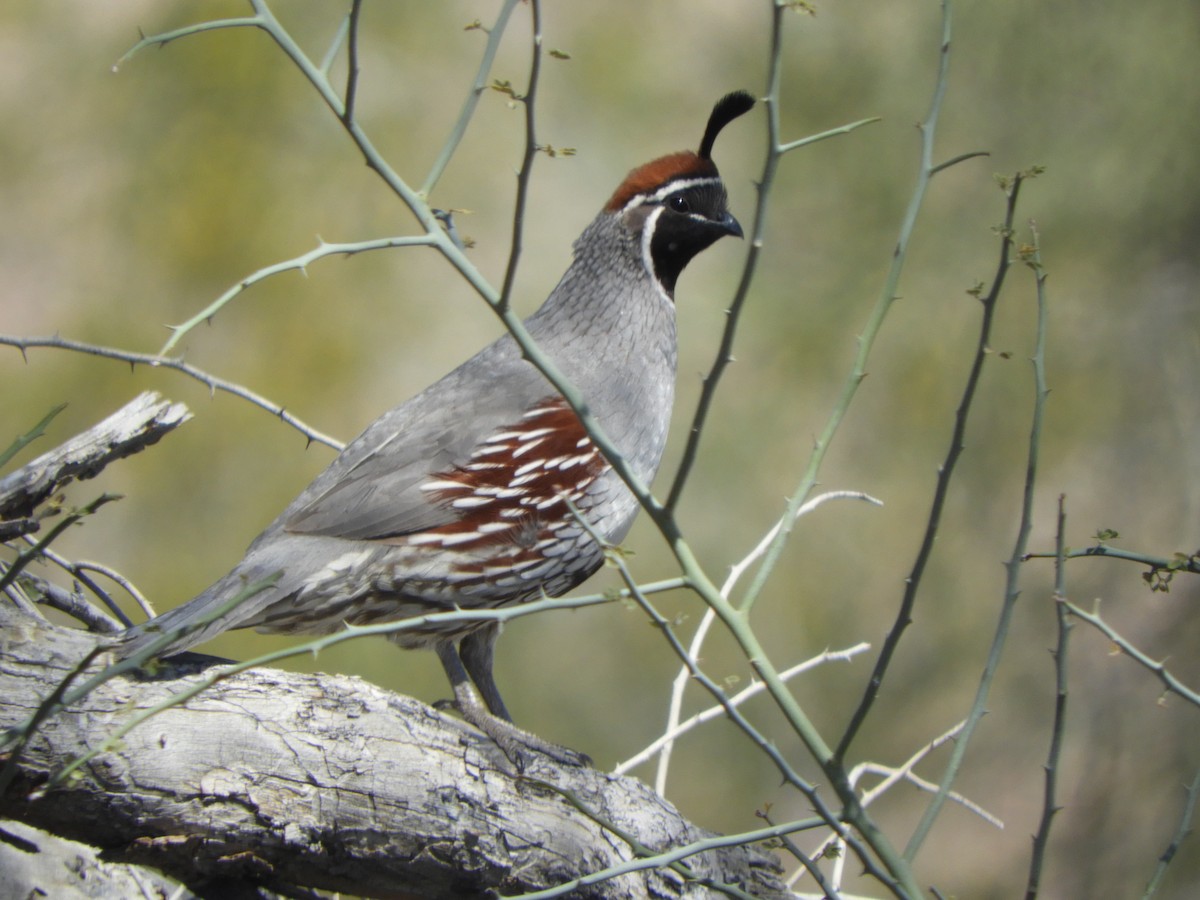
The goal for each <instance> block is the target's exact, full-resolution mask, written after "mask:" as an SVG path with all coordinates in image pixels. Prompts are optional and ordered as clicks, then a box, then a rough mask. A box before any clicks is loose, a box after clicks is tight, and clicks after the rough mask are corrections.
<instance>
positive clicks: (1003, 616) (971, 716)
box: [904, 170, 1050, 860]
mask: <svg viewBox="0 0 1200 900" xmlns="http://www.w3.org/2000/svg"><path fill="white" fill-rule="evenodd" d="M1032 171H1036V170H1031V172H1032ZM1028 174H1029V173H1018V174H1017V176H1016V177H1015V178H1014V179H1013V180H1012V182H1011V183H1010V184H1009V185H1008V187H1007V193H1008V194H1009V198H1010V199H1009V214H1008V215H1007V216H1006V218H1005V222H1006V225H1007V228H1008V230H1011V225H1012V213H1013V211H1014V210H1015V207H1016V200H1017V193H1018V191H1019V189H1020V186H1021V183H1022V181H1023V180H1024V178H1025V177H1027V176H1028ZM1021 254H1022V257H1023V259H1024V261H1025V263H1026V264H1027V265H1029V266H1030V268H1032V269H1033V270H1034V272H1035V274H1036V277H1037V282H1036V283H1037V333H1036V337H1035V340H1034V354H1033V360H1032V363H1033V376H1034V397H1033V415H1032V421H1031V423H1030V428H1029V449H1028V452H1027V454H1026V460H1025V485H1024V490H1023V492H1022V496H1021V519H1020V523H1019V525H1018V526H1017V535H1016V538H1015V540H1014V541H1013V550H1012V554H1011V555H1010V556H1009V558H1008V561H1007V562H1005V564H1004V569H1005V584H1004V599H1003V602H1002V603H1001V605H1000V616H999V619H998V620H997V622H996V629H995V632H994V633H993V636H992V643H991V646H990V647H989V648H988V655H987V660H986V662H985V663H984V666H983V672H982V673H981V675H980V678H979V686H978V688H977V689H976V692H975V698H974V701H973V702H972V704H971V710H970V712H969V713H968V714H967V724H966V725H965V726H964V728H963V731H962V734H961V735H960V737H959V739H958V740H957V741H955V743H954V748H953V750H952V751H951V753H950V761H949V762H948V763H947V765H946V770H945V772H944V773H943V775H942V780H941V785H940V787H939V789H938V793H937V795H936V796H935V797H934V798H933V800H932V801H931V802H930V804H929V806H928V807H926V809H925V812H924V814H923V815H922V816H921V820H920V821H919V822H918V823H917V827H916V829H915V830H914V831H913V834H912V837H911V838H910V839H909V842H908V846H907V847H905V849H904V856H905V859H908V860H912V859H914V858H915V856H916V854H917V851H918V850H919V849H920V847H921V844H922V843H923V842H924V840H925V838H926V837H928V835H929V832H930V830H931V829H932V827H933V823H934V821H935V820H936V819H937V817H938V814H939V813H940V812H941V810H942V807H943V806H944V805H945V802H946V798H947V796H948V795H949V793H950V785H951V784H953V783H954V779H955V778H956V777H957V775H958V771H959V769H960V768H961V766H962V761H963V759H964V757H965V756H966V753H967V747H968V746H970V743H971V737H972V736H973V735H974V733H975V728H976V726H978V725H979V722H980V720H981V719H982V718H983V716H984V714H985V713H986V712H987V700H988V695H989V693H990V692H991V687H992V682H993V681H994V679H995V677H996V671H997V669H998V668H999V667H1000V657H1001V655H1002V653H1003V651H1004V646H1005V644H1006V643H1007V641H1008V634H1009V628H1010V626H1011V624H1012V618H1013V613H1014V611H1015V610H1016V606H1017V598H1018V597H1019V596H1020V593H1021V589H1020V580H1021V560H1022V559H1024V557H1025V554H1026V552H1028V549H1029V534H1030V532H1031V531H1032V529H1033V499H1034V486H1035V484H1036V481H1037V469H1038V459H1039V454H1040V451H1041V442H1042V423H1043V421H1044V420H1045V417H1046V399H1047V397H1048V396H1049V394H1050V390H1049V388H1048V387H1047V386H1046V320H1047V301H1046V276H1045V272H1044V270H1043V269H1042V265H1041V260H1040V258H1038V256H1037V251H1036V247H1034V251H1033V255H1032V256H1030V255H1027V253H1026V250H1025V248H1022V250H1021ZM998 290H999V289H998V288H997V291H998ZM985 300H986V301H988V302H987V303H985V308H986V307H987V306H994V304H995V297H994V296H993V295H992V294H989V295H988V298H985Z"/></svg>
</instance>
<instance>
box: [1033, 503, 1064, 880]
mask: <svg viewBox="0 0 1200 900" xmlns="http://www.w3.org/2000/svg"><path fill="white" fill-rule="evenodd" d="M1066 524H1067V508H1066V497H1064V496H1063V495H1061V494H1060V495H1059V497H1058V526H1057V528H1056V530H1055V543H1056V545H1057V547H1058V559H1057V560H1055V563H1054V576H1055V577H1054V599H1055V600H1056V601H1058V600H1061V599H1064V598H1065V597H1066V596H1067V585H1066V564H1065V562H1064V549H1065V547H1066ZM1055 618H1056V619H1057V621H1058V641H1057V643H1056V644H1055V647H1054V725H1053V728H1052V730H1051V733H1050V751H1049V753H1048V754H1047V756H1046V783H1045V788H1044V790H1043V792H1042V817H1041V821H1040V822H1039V823H1038V829H1037V832H1035V834H1034V836H1033V852H1032V853H1031V854H1030V858H1029V878H1028V880H1027V882H1026V888H1025V900H1034V898H1035V897H1037V895H1038V892H1039V890H1040V888H1041V882H1042V870H1043V868H1044V867H1045V863H1046V848H1047V847H1048V846H1049V844H1050V826H1051V823H1052V822H1053V821H1054V816H1055V814H1056V813H1057V812H1058V810H1059V806H1058V800H1057V796H1058V771H1059V767H1060V766H1061V765H1062V749H1063V740H1064V738H1065V737H1066V731H1067V671H1068V670H1067V648H1068V646H1069V641H1070V636H1071V620H1070V617H1069V616H1068V615H1067V611H1066V610H1065V609H1063V606H1062V604H1061V603H1058V602H1056V603H1055Z"/></svg>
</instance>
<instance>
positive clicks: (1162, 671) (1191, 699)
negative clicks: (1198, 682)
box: [1059, 600, 1200, 706]
mask: <svg viewBox="0 0 1200 900" xmlns="http://www.w3.org/2000/svg"><path fill="white" fill-rule="evenodd" d="M1059 602H1060V604H1061V605H1062V607H1063V608H1064V609H1065V610H1066V611H1067V612H1069V613H1070V614H1071V615H1073V616H1074V617H1075V618H1077V619H1081V620H1083V621H1084V622H1087V623H1088V624H1089V625H1091V626H1092V627H1093V628H1095V629H1096V630H1097V631H1099V632H1100V633H1101V634H1103V635H1104V636H1105V637H1107V638H1108V639H1109V640H1110V641H1112V642H1113V643H1114V644H1116V645H1117V647H1118V648H1119V649H1120V650H1121V652H1122V653H1124V654H1125V655H1126V656H1128V657H1129V658H1130V659H1132V660H1133V661H1134V662H1136V663H1137V664H1138V665H1140V666H1142V667H1143V668H1145V669H1148V670H1149V671H1150V672H1153V673H1154V675H1155V677H1157V678H1158V680H1159V681H1160V682H1162V685H1163V687H1165V688H1166V689H1167V690H1168V691H1170V692H1171V693H1172V694H1176V695H1177V696H1179V697H1182V698H1183V699H1184V700H1186V701H1187V702H1188V703H1191V704H1192V705H1194V706H1200V692H1197V691H1194V690H1192V689H1191V688H1189V687H1188V686H1187V685H1185V684H1184V683H1183V682H1182V681H1180V680H1179V679H1178V678H1176V677H1175V676H1174V675H1172V674H1171V673H1170V671H1168V669H1167V667H1166V666H1165V665H1163V664H1162V663H1161V662H1158V661H1156V660H1154V659H1151V658H1150V657H1149V656H1147V655H1146V654H1145V653H1143V652H1142V651H1141V650H1139V649H1138V648H1137V647H1135V646H1134V645H1133V644H1132V643H1130V642H1129V641H1128V640H1127V639H1126V638H1124V637H1122V636H1121V634H1120V633H1119V632H1118V631H1117V630H1116V629H1115V628H1113V627H1112V626H1111V625H1109V624H1108V623H1107V622H1105V621H1104V619H1103V618H1101V616H1100V613H1099V612H1096V613H1089V612H1086V611H1084V610H1083V609H1081V608H1080V607H1078V606H1076V605H1075V604H1074V603H1068V602H1067V601H1066V600H1061V601H1059Z"/></svg>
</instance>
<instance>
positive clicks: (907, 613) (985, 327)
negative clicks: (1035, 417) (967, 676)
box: [835, 5, 1016, 760]
mask: <svg viewBox="0 0 1200 900" xmlns="http://www.w3.org/2000/svg"><path fill="white" fill-rule="evenodd" d="M943 15H944V17H945V29H944V31H943V37H942V55H941V65H940V69H939V73H938V83H937V87H936V88H935V89H934V97H933V101H932V103H931V105H930V109H929V114H928V115H927V116H926V119H925V122H924V123H923V124H922V125H921V126H920V128H921V138H922V143H921V171H920V174H919V176H918V184H917V189H916V191H915V192H914V194H913V198H912V201H911V202H910V204H909V209H908V213H907V214H906V215H905V219H904V225H903V227H902V228H901V233H900V239H899V241H898V242H897V245H896V253H895V257H894V260H893V272H892V273H891V274H889V277H888V281H887V284H886V285H885V288H884V293H883V294H882V295H881V296H880V299H879V303H878V305H877V307H876V313H875V316H874V317H873V319H872V326H871V327H868V330H867V335H866V336H864V338H863V342H864V347H865V346H867V345H868V344H869V341H870V340H871V339H873V336H874V329H875V328H877V327H878V325H877V324H876V323H877V322H878V321H881V320H882V317H883V315H884V314H885V313H886V311H887V309H888V308H889V307H890V305H891V303H892V301H893V299H894V298H895V296H896V288H897V286H898V283H899V274H900V273H899V270H898V267H899V266H900V265H902V264H903V261H904V258H905V255H906V252H907V247H908V241H909V238H910V237H911V234H912V228H913V226H914V224H915V222H916V217H917V212H918V211H919V208H920V203H921V201H922V200H923V198H924V194H925V190H926V188H927V186H928V183H929V181H930V179H932V178H933V176H934V174H935V171H936V167H935V166H934V163H933V143H934V135H935V129H936V127H937V120H938V115H939V113H940V111H941V105H942V100H943V98H944V96H945V90H946V75H947V71H948V65H949V48H950V32H949V27H950V24H949V23H950V7H949V5H943ZM1015 202H1016V190H1015V189H1014V191H1013V193H1012V196H1011V197H1010V199H1009V210H1008V216H1009V222H1010V223H1011V219H1012V214H1013V211H1014V204H1015ZM1010 242H1011V239H1010V238H1009V237H1005V238H1004V240H1003V241H1002V242H1001V247H1000V263H999V266H998V269H997V272H996V275H995V277H994V278H993V281H992V289H991V291H990V292H989V294H988V300H987V302H985V303H984V316H983V322H982V324H981V327H980V336H979V340H978V342H977V343H976V351H975V359H974V361H973V363H972V367H971V371H970V374H969V376H968V378H967V383H966V386H965V387H964V389H963V394H962V399H961V401H960V403H959V406H958V410H957V412H956V414H955V420H954V429H953V432H952V434H951V438H950V446H949V448H948V450H947V452H946V457H945V459H944V460H943V462H942V465H941V466H940V467H939V469H938V478H937V483H936V486H935V489H934V496H933V502H932V504H931V508H930V511H929V515H928V516H927V517H926V524H925V530H924V534H923V536H922V539H921V546H920V548H919V550H918V551H917V556H916V559H915V561H914V562H913V567H912V570H911V571H910V573H909V576H908V578H906V579H905V582H904V592H903V595H902V597H901V599H900V606H899V609H898V610H897V612H896V619H895V623H894V624H893V625H892V627H891V629H890V630H889V631H888V634H887V637H886V638H885V639H884V642H883V646H882V648H881V649H880V652H879V659H878V660H876V663H875V669H874V671H873V672H872V673H871V678H870V680H869V681H868V682H867V688H866V690H865V691H864V692H863V696H862V699H861V700H860V701H859V704H858V707H857V708H856V709H855V711H854V714H853V715H852V716H851V717H850V722H849V724H848V725H847V726H846V731H845V733H844V734H843V735H842V738H841V740H840V741H839V742H838V746H837V750H836V751H835V754H836V758H837V759H839V760H840V759H845V758H846V755H847V754H848V753H849V750H850V745H851V744H852V743H853V742H854V739H855V737H856V736H857V735H858V732H859V729H860V728H862V725H863V723H864V722H865V721H866V719H867V716H868V714H869V713H870V711H871V709H872V707H873V706H874V704H875V700H876V698H877V697H878V696H879V690H880V688H881V687H882V685H883V680H884V677H885V676H886V674H887V671H888V668H889V667H890V666H891V662H892V659H893V658H894V656H895V653H896V649H897V648H898V647H899V645H900V639H901V636H902V635H903V633H904V631H905V629H906V628H907V627H908V625H909V623H910V622H911V621H912V610H913V607H914V606H915V605H916V598H917V592H918V590H919V588H920V584H921V578H922V576H923V574H924V572H925V567H926V565H927V563H928V562H929V559H930V557H931V556H932V554H933V548H934V544H935V540H936V537H937V531H938V527H939V526H940V524H941V517H942V512H943V510H944V508H945V503H946V499H947V496H948V494H949V489H950V482H951V478H952V477H953V474H954V468H955V464H956V463H957V461H958V458H959V456H960V455H961V453H962V449H963V444H964V434H965V431H966V425H967V416H968V413H969V412H970V409H971V406H972V403H973V401H974V397H975V391H976V387H977V386H978V383H979V378H980V374H981V371H982V369H983V363H984V360H985V359H986V357H987V347H988V336H989V334H990V331H991V322H992V312H993V310H994V308H995V298H996V297H997V296H998V295H999V292H1000V288H1001V286H1002V285H1003V283H1004V275H1005V272H1006V271H1007V269H1008V265H1009V262H1008V251H1009V244H1010ZM859 352H860V358H861V359H862V362H861V363H860V364H858V365H856V367H855V372H856V374H857V376H858V377H859V378H861V377H862V376H863V375H865V373H866V368H865V356H864V354H863V350H862V349H860V351H859ZM856 385H857V381H855V380H852V381H851V383H850V384H849V385H848V386H847V394H849V393H852V392H853V389H854V387H856ZM848 400H849V397H848V396H847V398H846V402H848Z"/></svg>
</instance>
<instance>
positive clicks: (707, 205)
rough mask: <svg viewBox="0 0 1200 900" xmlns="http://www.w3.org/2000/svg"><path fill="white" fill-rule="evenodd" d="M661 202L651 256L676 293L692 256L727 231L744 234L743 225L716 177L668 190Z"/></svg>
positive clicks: (669, 290)
mask: <svg viewBox="0 0 1200 900" xmlns="http://www.w3.org/2000/svg"><path fill="white" fill-rule="evenodd" d="M658 205H661V206H662V212H661V213H660V214H659V215H658V218H657V220H656V221H655V222H654V226H653V227H654V234H653V235H652V236H651V238H650V260H651V263H652V265H653V266H654V274H655V277H657V279H658V281H659V283H660V284H661V285H662V287H663V290H664V291H666V292H667V294H668V296H673V295H674V293H675V282H676V281H677V280H678V278H679V275H680V273H681V272H682V271H683V270H684V267H685V266H687V264H688V263H689V262H691V261H692V257H694V256H695V255H696V254H697V253H699V252H700V251H702V250H704V249H705V248H707V247H709V246H711V245H712V244H713V243H714V242H715V241H717V240H718V239H719V238H722V237H724V236H725V235H729V234H732V235H737V236H739V237H740V236H741V234H742V229H741V226H739V225H738V223H737V220H736V219H735V218H733V216H731V215H730V214H729V211H728V209H727V208H726V196H725V188H724V186H723V185H722V184H721V182H720V181H717V180H715V179H713V180H706V181H703V182H701V183H698V184H692V185H688V186H684V187H682V188H681V189H680V190H678V191H674V192H672V193H669V194H666V195H665V196H663V199H662V200H661V201H658Z"/></svg>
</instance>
